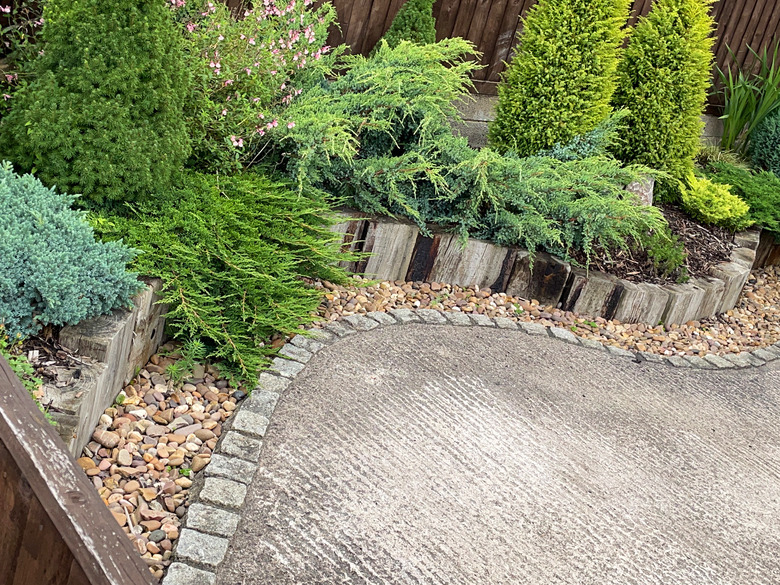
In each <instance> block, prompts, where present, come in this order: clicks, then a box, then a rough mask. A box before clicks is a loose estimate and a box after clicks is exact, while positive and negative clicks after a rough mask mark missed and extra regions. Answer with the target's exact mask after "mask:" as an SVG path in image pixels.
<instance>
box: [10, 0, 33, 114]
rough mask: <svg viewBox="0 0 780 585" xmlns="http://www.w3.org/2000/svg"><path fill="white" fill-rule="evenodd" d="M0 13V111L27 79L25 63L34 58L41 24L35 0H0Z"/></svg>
mask: <svg viewBox="0 0 780 585" xmlns="http://www.w3.org/2000/svg"><path fill="white" fill-rule="evenodd" d="M0 16H2V17H4V19H5V21H6V22H7V24H6V25H5V26H2V27H0V55H1V56H2V57H3V61H4V65H5V67H4V68H3V75H2V76H1V77H0V97H1V99H0V112H3V111H4V110H6V108H7V107H8V105H9V104H8V100H10V99H11V96H12V95H13V92H14V91H15V90H16V88H17V87H19V85H20V84H24V83H25V82H26V81H27V78H28V76H29V74H28V73H27V65H28V64H29V63H30V62H31V61H32V60H33V59H34V58H35V56H36V54H37V49H36V47H35V38H36V37H37V36H38V33H39V32H40V29H41V26H42V25H43V14H42V13H41V2H40V1H38V0H14V2H11V1H10V0H0Z"/></svg>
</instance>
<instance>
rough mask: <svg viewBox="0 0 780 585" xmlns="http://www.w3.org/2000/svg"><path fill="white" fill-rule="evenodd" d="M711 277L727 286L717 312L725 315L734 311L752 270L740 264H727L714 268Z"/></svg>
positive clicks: (711, 270)
mask: <svg viewBox="0 0 780 585" xmlns="http://www.w3.org/2000/svg"><path fill="white" fill-rule="evenodd" d="M710 275H711V276H714V277H715V278H718V279H720V280H722V281H723V283H724V285H725V288H724V290H723V299H722V300H721V303H720V306H719V307H718V309H717V311H716V312H717V313H724V312H726V311H729V310H731V309H733V308H734V305H736V304H737V301H738V300H739V295H740V293H742V287H743V286H745V282H747V279H748V276H750V268H747V267H746V266H745V265H743V264H740V263H738V262H725V263H723V264H718V265H717V266H713V267H712V268H711V269H710Z"/></svg>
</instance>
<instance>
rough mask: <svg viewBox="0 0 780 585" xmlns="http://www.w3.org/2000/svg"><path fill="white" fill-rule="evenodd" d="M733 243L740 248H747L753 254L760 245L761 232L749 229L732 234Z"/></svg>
mask: <svg viewBox="0 0 780 585" xmlns="http://www.w3.org/2000/svg"><path fill="white" fill-rule="evenodd" d="M734 243H735V244H736V245H737V246H739V247H740V248H748V249H750V250H753V251H754V252H755V251H756V250H758V245H759V244H760V243H761V230H758V229H750V230H745V231H744V232H737V233H736V234H734Z"/></svg>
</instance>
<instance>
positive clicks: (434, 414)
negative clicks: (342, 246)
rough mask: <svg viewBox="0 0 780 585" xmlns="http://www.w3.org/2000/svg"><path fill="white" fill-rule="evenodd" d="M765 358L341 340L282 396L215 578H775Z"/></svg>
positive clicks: (732, 584)
mask: <svg viewBox="0 0 780 585" xmlns="http://www.w3.org/2000/svg"><path fill="white" fill-rule="evenodd" d="M779 400H780V364H779V363H778V362H775V363H773V364H770V365H767V366H763V367H761V368H756V369H748V370H741V371H735V370H727V371H716V370H696V371H694V370H689V369H679V368H672V367H668V366H664V365H660V364H651V363H646V362H645V363H640V364H638V363H634V362H632V361H631V360H629V359H626V358H621V357H616V356H611V355H609V354H606V353H605V352H594V351H592V350H589V349H586V348H583V347H578V346H572V345H567V344H563V343H561V342H560V341H557V340H554V339H550V338H542V337H534V336H529V335H526V334H524V333H521V332H518V331H502V330H498V329H488V328H455V327H436V326H428V325H412V326H405V327H392V328H384V329H378V330H374V331H369V332H366V333H361V334H359V335H353V336H350V337H348V338H344V339H342V340H340V341H339V342H337V343H335V344H333V345H332V346H330V347H328V348H326V349H324V350H322V351H321V352H320V353H318V354H317V355H316V356H314V357H313V358H312V360H311V361H310V362H309V364H308V365H307V367H306V369H305V370H304V371H303V372H302V373H301V374H300V375H299V376H298V377H297V378H296V379H295V380H294V382H293V383H292V385H291V386H290V387H289V389H288V390H287V391H286V392H285V393H284V395H283V396H282V398H281V400H280V402H279V405H278V407H277V409H276V411H275V413H274V415H273V417H272V419H271V424H270V426H269V427H268V431H267V433H266V436H265V439H264V445H263V450H262V453H261V458H260V467H259V469H258V472H257V474H256V476H255V478H254V481H253V482H252V483H251V485H250V488H249V494H248V496H247V499H246V502H245V504H244V507H243V509H242V518H241V521H240V524H239V528H238V531H237V532H236V534H235V535H234V536H233V538H232V539H231V542H230V547H229V550H228V554H227V557H226V558H225V561H224V562H223V563H222V564H221V566H220V569H219V571H218V577H217V583H218V585H254V584H258V585H259V584H261V583H262V584H269V583H273V584H275V585H285V584H342V583H343V584H350V585H351V584H356V585H357V584H393V585H395V584H398V585H406V584H423V583H424V584H448V585H460V584H464V585H465V584H469V585H475V584H490V585H493V584H495V585H503V584H507V585H509V584H512V585H514V584H529V585H536V584H539V585H546V584H572V585H574V584H576V585H590V584H593V585H596V584H598V585H611V584H615V585H624V584H626V585H627V584H643V585H644V584H663V585H685V584H696V585H700V584H705V583H712V584H723V585H725V584H729V585H762V584H767V585H769V584H773V585H776V584H778V583H780V406H779V405H778V401H779Z"/></svg>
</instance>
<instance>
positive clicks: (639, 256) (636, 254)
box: [575, 205, 735, 284]
mask: <svg viewBox="0 0 780 585" xmlns="http://www.w3.org/2000/svg"><path fill="white" fill-rule="evenodd" d="M659 208H660V209H661V212H662V213H663V215H664V217H665V218H666V221H667V222H669V227H670V228H671V230H672V234H674V235H676V236H677V237H678V238H679V239H680V243H681V244H682V245H683V247H684V248H685V251H686V253H687V260H686V262H685V266H686V268H687V271H688V276H689V277H691V278H695V277H699V276H706V275H708V274H709V271H710V268H712V267H713V266H715V265H716V264H720V263H721V262H727V261H728V260H729V258H730V256H731V251H732V250H733V249H734V248H735V244H734V234H733V233H732V232H730V231H728V230H726V229H722V228H717V227H713V226H707V225H702V224H700V223H698V222H697V221H695V220H693V219H691V218H690V217H688V216H687V215H686V214H685V213H684V212H683V211H681V210H680V209H679V208H677V207H675V206H672V205H660V206H659ZM575 259H576V260H577V261H578V262H579V263H580V264H582V265H584V264H585V256H584V255H583V254H579V255H576V256H575ZM589 269H590V270H598V271H600V272H607V273H609V274H612V275H614V276H617V277H618V278H623V279H625V280H628V281H631V282H647V283H651V284H667V283H672V282H677V278H678V276H679V273H674V274H671V275H669V276H668V277H666V278H664V277H663V275H660V274H658V273H657V272H656V270H655V268H654V266H653V262H652V260H651V259H650V258H649V257H648V255H647V253H646V252H645V250H631V251H630V252H625V251H620V252H617V253H614V254H612V257H611V258H610V257H609V255H607V254H606V253H604V251H603V250H602V251H597V252H596V256H594V257H592V258H591V262H590V266H589Z"/></svg>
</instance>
